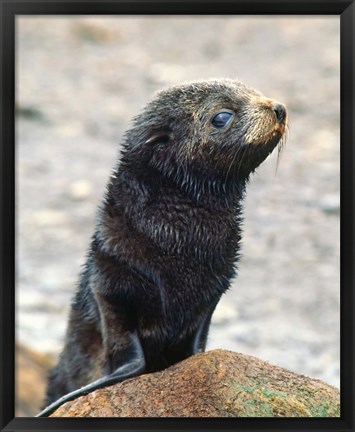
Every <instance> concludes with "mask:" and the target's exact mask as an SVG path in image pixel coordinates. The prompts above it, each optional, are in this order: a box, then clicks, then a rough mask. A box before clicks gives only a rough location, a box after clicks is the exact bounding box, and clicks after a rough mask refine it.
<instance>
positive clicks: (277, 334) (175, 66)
mask: <svg viewBox="0 0 355 432" xmlns="http://www.w3.org/2000/svg"><path fill="white" fill-rule="evenodd" d="M210 77H231V78H236V77H237V78H239V79H241V80H242V81H244V82H246V83H247V84H248V85H250V86H252V87H255V88H257V89H258V90H260V91H262V92H263V93H264V94H266V95H267V96H270V97H272V98H275V99H278V100H280V101H282V102H284V103H285V104H286V105H287V107H288V110H289V118H290V133H289V139H288V142H287V146H286V149H285V152H284V154H283V157H282V160H281V163H280V166H279V168H278V171H277V173H276V174H275V168H276V154H275V155H272V156H271V157H270V158H269V159H268V160H267V161H266V162H265V163H264V164H263V166H262V167H260V169H259V170H258V173H257V174H256V175H255V176H254V178H253V179H252V182H251V183H250V186H249V189H248V194H247V200H246V203H245V223H244V237H243V258H242V260H241V262H240V266H239V276H238V278H237V280H236V282H235V283H234V284H233V286H232V288H231V290H230V291H229V292H228V294H227V295H225V296H224V298H223V300H222V301H221V303H220V305H219V307H218V309H217V311H216V313H215V317H214V319H213V325H212V328H211V331H210V338H209V345H208V348H210V349H212V348H216V347H220V348H225V349H230V350H234V351H240V352H243V353H246V354H251V355H255V356H257V357H260V358H261V359H263V360H267V361H270V362H271V363H274V364H278V365H281V366H283V367H286V368H288V369H290V370H293V371H295V372H298V373H301V374H305V375H309V376H311V377H314V378H320V379H322V380H324V381H326V382H327V383H330V384H333V385H335V386H339V181H340V180H339V153H340V151H339V149H340V139H339V92H340V90H339V19H338V18H336V17H247V16H244V17H243V16H242V17H153V16H152V17H148V16H146V17H139V16H136V17H34V16H26V17H25V16H22V17H18V18H17V114H18V121H17V142H16V157H17V166H16V169H17V200H16V202H17V266H16V267H17V286H16V295H17V315H16V317H17V338H18V340H20V341H21V342H23V343H25V344H27V345H28V346H30V347H31V348H32V349H35V350H37V351H39V352H42V353H50V354H54V355H57V354H58V353H59V351H60V349H61V346H62V341H63V335H64V331H65V325H66V316H67V312H68V308H69V303H70V298H71V296H72V294H73V291H74V289H75V285H76V283H77V280H78V274H79V271H80V266H81V265H82V264H83V262H84V259H85V253H86V250H87V247H88V244H89V239H90V236H91V234H92V233H93V228H94V221H95V212H96V207H97V205H98V203H99V202H100V199H101V196H102V193H103V191H104V187H105V183H106V181H107V179H108V175H109V173H110V171H111V168H112V166H113V163H114V161H115V159H116V156H117V153H118V149H119V143H120V140H121V137H122V134H123V133H124V131H125V130H126V129H127V128H128V127H129V125H130V120H131V118H132V117H133V116H134V115H136V114H137V113H138V112H139V110H140V109H141V108H142V107H143V106H144V104H145V103H146V102H147V101H148V100H149V99H150V98H151V97H152V94H153V93H154V92H155V91H156V90H158V89H161V88H163V87H166V86H168V85H170V84H178V83H181V82H184V81H187V80H193V79H201V78H210ZM275 153H276V152H275ZM19 384H20V385H21V383H19Z"/></svg>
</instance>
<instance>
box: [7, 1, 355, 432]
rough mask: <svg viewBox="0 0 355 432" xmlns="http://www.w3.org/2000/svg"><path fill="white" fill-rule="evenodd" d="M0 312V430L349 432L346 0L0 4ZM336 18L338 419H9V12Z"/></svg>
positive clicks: (350, 188) (350, 203)
mask: <svg viewBox="0 0 355 432" xmlns="http://www.w3.org/2000/svg"><path fill="white" fill-rule="evenodd" d="M0 11H1V53H2V65H1V128H0V130H1V153H0V163H1V183H0V188H1V194H0V199H1V201H0V221H1V237H0V238H1V246H0V258H1V260H0V263H1V264H0V266H1V267H0V275H1V291H0V307H1V315H0V322H1V328H0V331H1V350H0V358H1V376H0V383H1V389H0V427H1V430H2V431H30V430H35V431H42V430H43V431H63V430H67V431H69V430H70V431H79V430H85V431H97V430H100V431H112V430H121V431H133V430H136V431H145V430H147V431H148V430H152V431H153V430H154V431H158V430H171V431H182V430H184V431H185V430H186V431H189V430H191V431H192V430H205V431H213V430H216V431H217V430H238V431H244V430H245V431H246V430H254V431H267V430H282V431H287V430H293V431H301V430H302V431H303V430H307V431H316V430H317V431H326V430H332V431H343V432H345V431H353V430H354V406H355V401H354V384H355V372H354V360H355V358H354V271H353V263H354V260H355V253H354V203H355V197H354V174H353V173H354V168H355V165H354V150H353V146H354V142H355V140H354V123H355V110H354V100H355V91H354V79H353V77H354V59H355V56H354V53H355V44H354V42H355V35H354V31H355V26H354V24H355V4H354V1H351V0H274V1H268V0H244V1H238V0H222V1H210V0H203V1H196V0H193V1H188V0H180V1H164V2H163V1H151V0H140V1H136V0H129V1H128V0H127V1H119V0H113V1H74V2H72V1H67V0H62V1H52V0H46V1H32V0H23V1H17V0H1V9H0ZM35 14H40V15H59V14H61V15H66V14H69V15H90V14H95V15H103V14H109V15H115V14H118V15H125V14H141V15H143V14H160V15H161V14H170V15H174V14H176V15H183V14H189V15H193V14H202V15H203V14H211V15H219V14H234V15H235V14H243V15H244V14H250V15H255V14H260V15H261V14H262V15H264V14H270V15H338V16H340V23H341V24H340V25H341V33H340V34H341V47H340V49H341V417H340V418H300V419H295V418H293V419H287V418H282V419H275V418H258V419H256V418H243V419H242V418H237V419H222V418H208V419H197V418H161V419H155V418H145V419H129V418H117V419H116V418H115V419H110V418H95V419H89V418H80V419H78V418H77V419H73V418H55V419H54V418H53V419H51V418H15V417H14V412H15V385H14V384H15V377H14V372H15V370H14V369H15V343H14V341H15V234H16V232H15V145H14V140H15V128H14V124H15V123H14V122H15V119H14V112H15V109H14V108H15V107H14V100H15V18H16V15H35Z"/></svg>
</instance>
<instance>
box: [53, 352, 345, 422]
mask: <svg viewBox="0 0 355 432" xmlns="http://www.w3.org/2000/svg"><path fill="white" fill-rule="evenodd" d="M338 416H340V398H339V391H338V390H337V389H336V388H334V387H332V386H329V385H327V384H325V383H323V382H322V381H319V380H314V379H310V378H307V377H305V376H302V375H297V374H295V373H293V372H290V371H287V370H286V369H283V368H280V367H277V366H272V365H270V364H268V363H266V362H264V361H261V360H259V359H257V358H255V357H251V356H247V355H243V354H238V353H233V352H230V351H224V350H215V351H210V352H207V353H201V354H197V355H195V356H193V357H190V358H188V359H187V360H184V361H183V362H181V363H178V364H176V365H174V366H172V367H170V368H168V369H166V370H164V371H161V372H156V373H153V374H147V375H142V376H139V377H137V378H133V379H129V380H127V381H124V382H123V383H119V384H116V385H114V386H111V387H106V388H104V389H100V390H97V391H95V392H93V393H90V394H89V395H87V396H83V397H80V398H78V399H76V400H74V401H72V402H68V403H66V404H65V405H63V406H62V407H60V408H59V409H58V410H57V411H55V412H54V413H53V414H52V417H338Z"/></svg>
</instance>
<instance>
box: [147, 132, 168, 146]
mask: <svg viewBox="0 0 355 432" xmlns="http://www.w3.org/2000/svg"><path fill="white" fill-rule="evenodd" d="M169 140H170V133H169V131H167V130H161V131H156V132H153V133H152V134H151V135H150V136H149V137H148V139H147V140H146V141H145V144H160V143H167V142H168V141H169Z"/></svg>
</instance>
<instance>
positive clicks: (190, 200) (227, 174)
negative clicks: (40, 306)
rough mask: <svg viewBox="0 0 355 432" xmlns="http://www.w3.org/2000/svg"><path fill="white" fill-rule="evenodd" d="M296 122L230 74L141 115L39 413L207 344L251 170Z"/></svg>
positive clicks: (228, 274) (172, 93)
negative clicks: (230, 76) (288, 126)
mask: <svg viewBox="0 0 355 432" xmlns="http://www.w3.org/2000/svg"><path fill="white" fill-rule="evenodd" d="M286 125H287V114H286V109H285V106H284V105H282V104H280V103H279V102H276V101H274V100H272V99H269V98H266V97H265V96H263V95H262V94H261V93H259V92H258V91H256V90H254V89H251V88H249V87H247V86H246V85H244V84H243V83H241V82H239V81H236V80H229V79H218V80H207V81H197V82H192V83H187V84H184V85H180V86H175V87H171V88H169V89H167V90H164V91H161V92H159V93H158V94H157V96H156V98H155V99H154V100H153V101H152V102H150V103H149V104H148V105H147V106H146V108H145V109H144V111H143V112H142V113H141V114H140V115H139V116H138V117H136V118H135V120H134V124H133V126H132V128H131V129H129V130H128V132H126V134H125V138H124V142H123V150H122V153H121V158H120V161H119V163H118V164H117V166H116V167H115V168H114V170H113V173H112V175H111V177H110V179H109V182H108V185H107V191H106V194H105V197H104V200H103V203H102V205H101V207H100V209H99V214H98V219H97V225H96V230H95V234H94V235H93V237H92V242H91V245H90V248H89V251H88V258H87V262H86V265H85V268H84V271H83V273H82V276H81V280H80V285H79V287H78V290H77V292H76V295H75V297H74V299H73V302H72V305H71V312H70V317H69V324H68V329H67V333H66V339H65V346H64V349H63V351H62V353H61V356H60V360H59V363H58V365H57V366H56V367H55V368H54V369H53V370H52V371H51V374H50V379H49V384H48V389H47V397H46V404H50V405H49V406H48V407H47V408H46V409H45V410H44V411H42V412H41V413H40V414H39V416H47V415H49V414H50V413H51V412H53V411H54V410H55V409H56V408H58V407H59V406H60V405H61V404H62V403H64V402H67V401H69V400H72V399H74V398H76V397H77V396H80V395H83V394H86V393H88V392H90V391H92V390H94V389H97V388H99V387H104V386H107V385H110V384H113V383H116V382H118V381H123V380H125V379H127V378H130V377H134V376H137V375H139V374H142V373H149V372H153V371H158V370H161V369H164V368H166V367H168V366H170V365H172V364H174V363H176V362H179V361H180V360H183V359H185V358H186V357H188V356H191V355H193V354H194V353H197V352H200V351H204V350H205V345H206V338H207V333H208V328H209V324H210V320H211V316H212V313H213V311H214V309H215V307H216V305H217V303H218V301H219V299H220V297H221V295H222V294H223V293H224V292H225V291H226V290H227V289H228V287H229V283H230V279H231V278H232V276H233V275H234V274H235V269H236V263H237V259H238V251H239V243H240V239H241V219H242V214H241V212H242V201H243V196H244V193H245V187H246V184H247V181H248V178H249V176H250V174H251V173H252V172H253V171H254V170H255V169H256V168H257V167H258V166H259V165H260V163H261V162H263V161H264V159H265V158H266V157H267V156H268V155H269V154H270V153H271V152H272V151H273V149H274V148H275V147H276V146H277V144H279V146H278V148H279V150H280V148H281V146H282V143H283V141H284V140H283V137H284V135H285V129H286Z"/></svg>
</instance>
